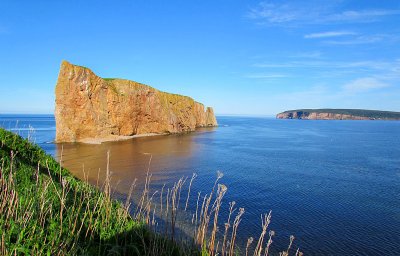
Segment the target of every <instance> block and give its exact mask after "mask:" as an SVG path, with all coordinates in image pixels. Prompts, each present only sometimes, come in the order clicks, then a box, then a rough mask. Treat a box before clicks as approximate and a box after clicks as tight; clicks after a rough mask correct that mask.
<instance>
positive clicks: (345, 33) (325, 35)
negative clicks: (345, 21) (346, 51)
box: [304, 31, 356, 38]
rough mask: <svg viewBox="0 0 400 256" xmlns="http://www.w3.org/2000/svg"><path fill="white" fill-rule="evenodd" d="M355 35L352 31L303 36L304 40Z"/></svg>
mask: <svg viewBox="0 0 400 256" xmlns="http://www.w3.org/2000/svg"><path fill="white" fill-rule="evenodd" d="M355 34H356V33H354V32H352V31H327V32H321V33H312V34H307V35H304V38H327V37H340V36H349V35H355Z"/></svg>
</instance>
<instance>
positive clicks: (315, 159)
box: [0, 115, 400, 255]
mask: <svg viewBox="0 0 400 256" xmlns="http://www.w3.org/2000/svg"><path fill="white" fill-rule="evenodd" d="M16 120H19V121H18V124H16ZM218 121H219V123H220V127H219V128H217V129H201V130H199V131H198V132H196V133H190V134H185V135H171V136H161V137H151V138H138V139H134V140H130V141H123V142H110V143H103V144H101V145H85V144H80V143H75V144H64V145H63V146H61V145H55V144H51V143H50V144H49V143H48V142H50V141H53V140H54V136H55V128H54V127H55V123H54V117H52V116H28V115H20V116H12V115H6V116H4V115H1V116H0V125H1V126H3V127H5V128H8V129H16V130H18V132H20V133H21V134H22V135H23V136H27V135H28V133H29V132H30V130H31V129H30V127H33V128H35V132H34V137H35V139H36V142H37V143H38V144H39V145H40V146H42V147H43V148H44V149H45V150H46V151H47V152H49V153H51V154H52V155H54V156H59V155H60V153H61V148H62V147H63V163H64V165H65V166H67V167H68V168H69V169H70V170H71V171H72V172H73V173H74V174H75V175H77V176H78V177H81V178H82V177H83V172H82V170H83V168H85V172H86V174H88V173H89V174H90V177H89V178H90V180H91V182H93V183H95V181H96V179H97V173H98V170H99V168H100V170H102V172H100V178H104V170H105V165H106V154H107V151H108V150H110V152H111V170H112V172H113V179H114V181H115V182H116V183H118V184H119V188H118V192H120V193H126V191H127V190H128V189H129V186H130V184H131V181H132V180H133V179H134V178H135V177H137V178H139V180H141V181H143V180H144V176H145V173H146V171H147V168H148V163H149V158H150V155H151V156H152V160H151V166H150V170H151V172H152V173H153V177H154V178H153V187H154V188H155V189H160V188H161V186H162V185H163V184H164V183H167V184H169V185H170V186H171V185H172V183H173V182H174V181H176V180H177V179H179V178H180V177H181V176H191V175H192V173H193V172H196V173H197V174H198V177H197V178H196V180H195V182H194V184H193V187H192V189H193V191H201V192H202V193H203V194H205V193H208V192H209V190H210V188H211V187H212V184H213V182H214V178H215V173H216V171H217V170H221V171H222V172H223V173H224V174H225V176H224V177H223V179H222V180H221V182H222V183H224V184H226V185H227V186H228V193H227V194H226V196H225V198H224V202H225V203H224V204H223V207H225V208H227V207H228V202H229V201H236V202H237V205H238V207H239V206H240V207H244V208H245V210H246V212H245V214H244V216H243V221H242V223H241V225H240V226H239V237H238V239H239V243H240V244H242V245H244V244H245V242H246V240H247V237H249V236H257V235H258V234H259V232H260V229H261V227H260V222H261V221H260V214H262V213H266V212H268V211H269V210H270V209H271V210H272V223H271V225H270V227H271V228H272V229H273V230H275V231H276V234H277V236H276V237H275V239H274V243H273V245H274V250H275V251H277V250H283V249H285V247H286V246H287V244H288V241H289V235H291V234H293V235H295V236H296V240H295V246H298V247H300V248H301V249H302V251H304V252H305V253H306V255H400V231H399V230H400V186H399V185H400V147H399V145H400V122H392V121H305V120H302V121H299V120H275V119H268V118H251V117H219V118H218ZM16 125H18V126H16ZM18 128H20V129H18ZM182 193H185V191H182ZM194 197H195V196H193V198H191V199H192V200H191V201H190V203H189V206H190V207H191V210H193V208H194V207H195V199H194ZM226 217H227V211H222V212H221V216H220V219H221V220H224V219H225V218H226ZM188 218H189V217H188ZM221 224H223V221H221ZM221 230H223V227H221Z"/></svg>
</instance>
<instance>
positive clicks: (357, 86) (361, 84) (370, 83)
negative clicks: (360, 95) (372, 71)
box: [343, 77, 390, 93]
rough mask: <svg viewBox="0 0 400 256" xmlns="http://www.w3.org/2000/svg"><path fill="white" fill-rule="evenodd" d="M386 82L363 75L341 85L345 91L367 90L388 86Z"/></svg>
mask: <svg viewBox="0 0 400 256" xmlns="http://www.w3.org/2000/svg"><path fill="white" fill-rule="evenodd" d="M389 86H390V85H389V84H386V83H384V82H382V81H380V80H378V79H376V78H373V77H364V78H359V79H356V80H353V81H351V82H350V83H347V84H345V85H344V86H343V90H344V91H345V92H354V93H355V92H367V91H371V90H376V89H381V88H386V87H389Z"/></svg>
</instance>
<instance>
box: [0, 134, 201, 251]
mask: <svg viewBox="0 0 400 256" xmlns="http://www.w3.org/2000/svg"><path fill="white" fill-rule="evenodd" d="M0 146H1V147H0V164H1V167H0V213H1V214H0V237H1V243H0V255H14V254H17V255H20V254H27V255H183V254H193V253H195V254H198V252H196V251H192V249H188V248H182V247H178V246H177V245H176V244H175V243H173V242H171V241H169V240H168V239H167V238H165V237H161V236H159V235H156V234H154V233H152V232H150V231H149V230H148V229H147V228H146V226H145V225H144V224H142V223H138V222H137V221H134V220H133V219H132V218H131V216H130V215H129V214H128V207H124V206H123V205H122V204H120V203H118V202H115V201H113V200H111V199H110V197H109V196H108V195H107V193H103V192H101V191H99V190H98V189H96V188H94V187H93V186H90V185H88V184H86V183H84V182H82V181H80V180H78V179H76V178H75V177H73V176H72V175H71V174H70V173H69V172H68V171H67V170H66V169H64V168H61V166H60V165H59V164H58V163H57V162H56V161H55V160H54V159H53V158H52V157H51V156H49V155H47V154H46V153H45V152H44V151H43V150H42V149H41V148H40V147H38V146H37V145H33V144H31V143H30V142H29V141H28V140H26V139H23V138H21V137H20V136H18V135H15V134H13V133H11V132H8V131H5V130H3V129H1V128H0Z"/></svg>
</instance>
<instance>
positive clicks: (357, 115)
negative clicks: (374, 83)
mask: <svg viewBox="0 0 400 256" xmlns="http://www.w3.org/2000/svg"><path fill="white" fill-rule="evenodd" d="M276 118H279V119H318V120H331V119H334V120H400V112H392V111H379V110H365V109H298V110H289V111H285V112H282V113H279V114H277V115H276Z"/></svg>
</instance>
